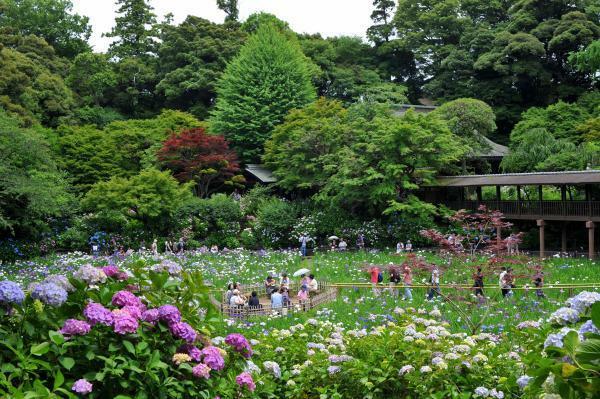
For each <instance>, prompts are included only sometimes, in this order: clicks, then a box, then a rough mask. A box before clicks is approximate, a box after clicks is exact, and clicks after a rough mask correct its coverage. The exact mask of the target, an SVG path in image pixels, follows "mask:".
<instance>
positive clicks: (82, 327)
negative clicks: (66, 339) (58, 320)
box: [59, 319, 91, 335]
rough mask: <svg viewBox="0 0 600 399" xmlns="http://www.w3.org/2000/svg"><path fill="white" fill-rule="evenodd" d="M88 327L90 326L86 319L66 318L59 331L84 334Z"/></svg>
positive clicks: (64, 333)
mask: <svg viewBox="0 0 600 399" xmlns="http://www.w3.org/2000/svg"><path fill="white" fill-rule="evenodd" d="M90 329H91V326H90V325H89V323H88V322H86V321H83V320H76V319H68V320H66V321H65V324H64V325H63V327H62V328H61V329H60V330H59V331H60V333H61V334H63V335H86V334H87V333H89V332H90Z"/></svg>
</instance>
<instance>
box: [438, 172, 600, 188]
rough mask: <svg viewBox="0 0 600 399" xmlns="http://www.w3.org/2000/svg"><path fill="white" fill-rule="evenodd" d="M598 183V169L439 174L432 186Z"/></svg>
mask: <svg viewBox="0 0 600 399" xmlns="http://www.w3.org/2000/svg"><path fill="white" fill-rule="evenodd" d="M595 183H600V170H576V171H568V172H539V173H506V174H498V175H470V176H439V177H438V178H437V179H436V182H435V183H433V184H430V186H433V187H473V186H528V185H531V186H537V185H562V184H568V185H573V184H595Z"/></svg>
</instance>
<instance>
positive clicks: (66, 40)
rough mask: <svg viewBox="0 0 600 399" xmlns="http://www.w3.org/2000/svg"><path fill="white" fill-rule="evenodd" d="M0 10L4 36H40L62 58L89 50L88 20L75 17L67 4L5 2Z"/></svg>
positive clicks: (40, 0) (55, 0)
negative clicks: (9, 34)
mask: <svg viewBox="0 0 600 399" xmlns="http://www.w3.org/2000/svg"><path fill="white" fill-rule="evenodd" d="M0 8H1V9H0V30H2V31H4V32H8V33H12V34H15V35H22V36H27V35H35V36H39V37H41V38H43V39H44V40H46V42H48V44H49V45H50V46H52V47H54V50H56V53H57V54H58V55H60V56H63V57H68V58H73V57H75V56H76V55H77V54H79V53H81V52H84V51H89V50H90V46H89V44H88V43H87V41H88V39H89V38H90V34H91V33H92V27H91V26H90V25H89V23H88V22H89V18H88V17H85V16H81V15H79V14H74V13H73V12H72V10H73V3H72V2H71V1H70V0H4V1H3V2H2V3H0Z"/></svg>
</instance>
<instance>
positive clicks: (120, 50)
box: [104, 0, 157, 58]
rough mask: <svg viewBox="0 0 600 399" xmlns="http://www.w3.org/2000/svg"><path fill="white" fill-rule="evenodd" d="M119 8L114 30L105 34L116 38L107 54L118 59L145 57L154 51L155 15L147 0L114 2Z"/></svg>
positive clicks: (120, 0) (118, 0)
mask: <svg viewBox="0 0 600 399" xmlns="http://www.w3.org/2000/svg"><path fill="white" fill-rule="evenodd" d="M116 4H117V5H118V6H120V7H119V9H118V10H117V13H118V14H119V16H118V17H117V18H115V26H114V28H113V29H112V30H111V31H110V32H108V33H105V34H104V36H106V37H116V38H117V39H116V40H115V41H114V42H113V43H111V45H110V47H109V49H108V53H109V54H111V55H112V56H115V57H118V58H126V57H145V56H148V55H150V54H152V53H153V52H155V50H156V34H157V31H156V28H157V27H156V15H155V14H154V12H153V7H152V6H151V5H150V4H149V2H148V1H147V0H116Z"/></svg>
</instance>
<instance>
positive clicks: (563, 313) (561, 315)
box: [548, 308, 579, 326]
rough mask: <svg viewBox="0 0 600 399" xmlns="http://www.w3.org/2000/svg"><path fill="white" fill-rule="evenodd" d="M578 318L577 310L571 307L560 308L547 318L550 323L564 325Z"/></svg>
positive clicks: (574, 321)
mask: <svg viewBox="0 0 600 399" xmlns="http://www.w3.org/2000/svg"><path fill="white" fill-rule="evenodd" d="M578 320H579V312H578V311H577V310H575V309H572V308H560V309H558V310H557V311H555V312H554V313H552V314H551V315H550V317H549V319H548V321H549V322H550V323H553V324H559V325H561V326H564V325H566V324H569V323H576V322H577V321H578Z"/></svg>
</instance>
